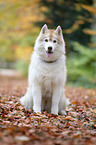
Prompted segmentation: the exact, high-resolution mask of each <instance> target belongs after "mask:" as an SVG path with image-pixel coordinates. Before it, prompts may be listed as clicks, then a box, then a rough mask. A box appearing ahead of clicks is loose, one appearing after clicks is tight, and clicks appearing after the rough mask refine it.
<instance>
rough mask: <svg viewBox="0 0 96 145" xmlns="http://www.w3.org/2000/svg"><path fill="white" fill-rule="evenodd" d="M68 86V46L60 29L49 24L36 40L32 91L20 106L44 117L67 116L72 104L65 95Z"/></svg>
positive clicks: (31, 80)
mask: <svg viewBox="0 0 96 145" xmlns="http://www.w3.org/2000/svg"><path fill="white" fill-rule="evenodd" d="M65 82H66V65H65V42H64V40H63V35H62V29H61V27H60V26H58V27H57V29H56V30H51V29H48V28H47V25H46V24H45V25H44V26H43V27H42V29H41V32H40V34H39V36H38V38H37V40H36V43H35V47H34V52H33V54H32V57H31V63H30V66H29V77H28V84H29V85H28V88H27V92H26V94H25V96H23V97H22V98H20V102H21V104H22V105H24V106H25V108H31V109H33V110H34V111H35V112H39V113H41V110H42V111H44V110H46V111H47V112H49V113H52V114H58V113H60V114H64V109H65V108H66V107H67V106H68V105H69V103H70V102H69V100H68V99H67V98H66V97H65V94H64V85H65Z"/></svg>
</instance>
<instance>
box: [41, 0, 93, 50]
mask: <svg viewBox="0 0 96 145" xmlns="http://www.w3.org/2000/svg"><path fill="white" fill-rule="evenodd" d="M40 5H41V6H45V7H46V8H47V11H43V13H44V14H45V21H42V22H40V23H39V24H41V25H42V24H44V23H47V24H48V26H49V27H50V28H54V27H55V28H56V27H57V26H58V25H61V27H62V29H63V32H64V36H65V39H66V42H67V46H68V48H70V46H69V41H78V42H79V43H81V44H82V45H85V46H88V44H89V43H90V37H91V36H90V34H88V33H85V31H83V30H84V29H90V27H91V23H92V13H91V12H92V11H94V12H95V10H94V8H93V7H92V5H93V0H67V1H65V0H40ZM88 6H90V7H89V9H87V7H88ZM90 10H91V11H90Z"/></svg>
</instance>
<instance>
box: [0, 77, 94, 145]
mask: <svg viewBox="0 0 96 145" xmlns="http://www.w3.org/2000/svg"><path fill="white" fill-rule="evenodd" d="M26 87H27V80H26V79H25V78H21V77H18V76H13V77H12V76H2V75H0V145H40V144H42V145H86V144H87V145H96V90H94V89H84V88H69V87H67V88H66V96H67V97H68V98H69V99H70V101H71V102H72V106H71V107H70V108H68V109H66V114H65V115H58V116H57V115H52V114H48V113H47V112H43V113H42V114H35V113H34V112H32V110H30V109H24V107H23V106H21V104H20V103H19V98H20V97H21V96H22V95H24V93H25V92H26Z"/></svg>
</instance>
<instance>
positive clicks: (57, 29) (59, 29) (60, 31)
mask: <svg viewBox="0 0 96 145" xmlns="http://www.w3.org/2000/svg"><path fill="white" fill-rule="evenodd" d="M55 32H56V33H57V34H58V35H59V36H62V29H61V27H60V26H58V27H57V28H56V30H55Z"/></svg>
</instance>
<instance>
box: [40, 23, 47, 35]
mask: <svg viewBox="0 0 96 145" xmlns="http://www.w3.org/2000/svg"><path fill="white" fill-rule="evenodd" d="M47 31H48V27H47V25H46V24H45V25H44V26H43V27H42V29H41V33H42V34H45V33H46V32H47Z"/></svg>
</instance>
